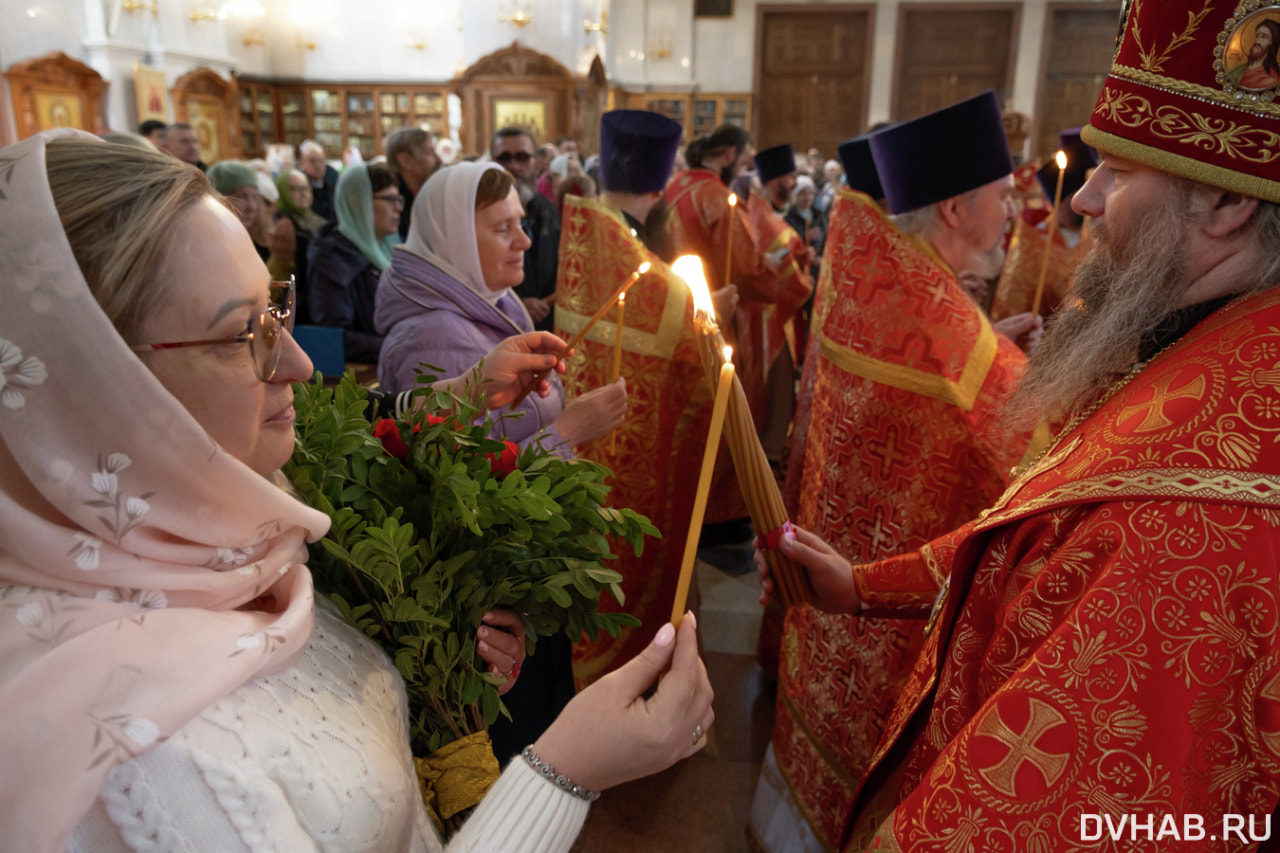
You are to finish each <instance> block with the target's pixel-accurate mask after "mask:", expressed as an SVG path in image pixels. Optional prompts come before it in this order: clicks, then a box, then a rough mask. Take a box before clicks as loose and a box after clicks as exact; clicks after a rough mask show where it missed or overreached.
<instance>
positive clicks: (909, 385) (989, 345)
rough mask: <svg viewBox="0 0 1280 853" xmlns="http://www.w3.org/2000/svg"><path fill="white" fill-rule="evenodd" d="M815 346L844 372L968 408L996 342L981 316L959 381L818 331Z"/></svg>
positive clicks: (985, 378) (993, 351)
mask: <svg viewBox="0 0 1280 853" xmlns="http://www.w3.org/2000/svg"><path fill="white" fill-rule="evenodd" d="M819 348H820V350H821V351H822V355H823V356H824V357H825V358H826V359H827V360H828V361H830V362H831V363H832V364H834V365H835V366H836V367H839V368H840V369H841V370H844V371H845V372H847V373H852V374H853V375H855V376H861V377H863V378H864V379H870V380H871V381H873V382H879V383H880V384H881V385H888V386H890V387H892V388H901V389H902V390H904V391H911V392H912V393H915V394H920V395H922V396H925V397H932V398H933V399H935V400H941V401H942V402H944V403H952V404H954V405H956V406H959V407H960V408H962V409H964V410H965V411H966V412H970V411H973V404H974V403H975V402H976V401H977V399H978V393H979V392H980V391H982V384H983V383H984V382H986V380H987V373H988V372H989V371H990V370H991V365H992V364H993V363H994V362H995V360H996V351H997V350H998V349H999V344H998V343H997V342H996V333H995V331H994V330H993V329H992V328H991V324H990V323H988V322H987V321H986V320H982V321H981V327H980V328H979V330H978V340H977V341H975V342H974V345H973V351H972V352H970V353H969V359H968V361H966V362H965V365H964V371H963V372H962V373H961V374H960V379H959V381H953V380H950V379H947V378H946V377H945V376H939V375H938V374H936V373H929V372H927V371H924V370H917V369H916V368H914V367H905V366H903V365H901V364H890V363H889V362H887V361H881V360H879V359H876V358H872V357H871V356H869V355H864V354H863V353H860V352H855V351H854V350H853V349H851V348H849V347H847V346H844V345H842V344H837V343H832V342H831V341H829V340H827V338H826V337H825V336H822V335H821V333H820V334H819Z"/></svg>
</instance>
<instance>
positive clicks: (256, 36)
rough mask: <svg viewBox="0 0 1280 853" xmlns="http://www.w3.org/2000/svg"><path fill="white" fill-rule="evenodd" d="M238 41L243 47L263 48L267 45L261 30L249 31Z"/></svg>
mask: <svg viewBox="0 0 1280 853" xmlns="http://www.w3.org/2000/svg"><path fill="white" fill-rule="evenodd" d="M240 41H241V43H242V44H244V46H245V47H263V46H264V45H266V43H267V37H266V35H265V34H264V33H263V32H262V30H249V32H247V33H245V34H244V35H242V36H240Z"/></svg>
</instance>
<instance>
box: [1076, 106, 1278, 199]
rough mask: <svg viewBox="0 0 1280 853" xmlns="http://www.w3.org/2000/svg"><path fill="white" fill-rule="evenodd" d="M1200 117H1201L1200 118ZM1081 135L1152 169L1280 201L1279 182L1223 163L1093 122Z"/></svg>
mask: <svg viewBox="0 0 1280 853" xmlns="http://www.w3.org/2000/svg"><path fill="white" fill-rule="evenodd" d="M1201 118H1202V117H1201ZM1080 138H1081V139H1082V140H1084V142H1085V144H1086V145H1091V146H1093V147H1094V148H1097V149H1098V150H1099V151H1102V152H1104V153H1109V154H1115V155H1116V156H1119V157H1123V158H1125V159H1126V160H1133V161H1134V162H1135V163H1142V164H1143V165H1146V166H1150V167H1152V168H1153V169H1159V170H1161V171H1163V172H1170V173H1172V174H1175V175H1180V176H1181V177H1184V178H1190V179H1191V180H1193V181H1199V182H1200V183H1203V184H1209V185H1210V186H1215V187H1220V188H1222V189H1224V190H1230V191H1232V192H1238V193H1243V194H1244V195H1247V196H1250V197H1252V198H1260V199H1263V200H1264V201H1275V202H1280V182H1277V181H1269V180H1267V179H1266V178H1259V177H1257V176H1255V175H1250V174H1248V173H1246V172H1237V171H1235V170H1234V169H1227V168H1224V167H1222V166H1215V165H1213V164H1211V163H1205V162H1203V161H1200V160H1196V159H1194V158H1191V157H1184V156H1182V155H1181V154H1173V153H1170V152H1168V151H1165V150H1163V149H1160V148H1154V147H1152V146H1150V145H1146V144H1143V143H1141V142H1134V141H1133V140H1131V139H1125V138H1124V137H1121V136H1116V135H1115V134H1113V133H1108V132H1106V131H1105V130H1098V129H1097V128H1096V127H1094V126H1092V125H1085V126H1084V128H1083V129H1082V130H1081V131H1080Z"/></svg>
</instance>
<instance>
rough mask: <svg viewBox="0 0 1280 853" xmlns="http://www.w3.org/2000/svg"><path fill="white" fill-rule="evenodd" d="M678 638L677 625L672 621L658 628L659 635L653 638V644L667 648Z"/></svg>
mask: <svg viewBox="0 0 1280 853" xmlns="http://www.w3.org/2000/svg"><path fill="white" fill-rule="evenodd" d="M675 638H676V629H675V626H674V625H672V624H671V623H670V622H668V623H667V624H665V625H663V626H662V627H661V628H659V629H658V635H657V636H656V637H654V638H653V644H654V645H655V646H658V647H659V648H663V649H665V648H666V647H667V646H669V645H671V641H672V640H674V639H675Z"/></svg>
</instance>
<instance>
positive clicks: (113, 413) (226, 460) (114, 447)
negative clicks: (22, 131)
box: [0, 131, 713, 853]
mask: <svg viewBox="0 0 1280 853" xmlns="http://www.w3.org/2000/svg"><path fill="white" fill-rule="evenodd" d="M0 162H3V163H5V164H6V170H5V173H4V182H3V189H4V195H3V196H0V245H2V246H3V248H0V301H3V304H4V305H5V310H4V311H3V312H0V402H2V403H3V405H0V543H3V545H0V599H3V607H0V648H3V649H4V654H3V655H0V714H3V719H4V721H5V725H4V726H3V727H0V752H2V753H3V755H4V756H5V762H4V766H3V769H0V825H2V826H4V827H5V837H6V844H7V846H9V847H11V848H13V849H16V850H24V851H33V853H52V851H63V850H71V851H81V850H85V851H88V850H93V851H106V853H115V851H124V850H143V849H145V850H180V849H191V850H219V851H243V850H251V849H261V848H262V847H263V846H264V845H266V844H268V843H270V844H272V845H275V846H278V847H280V848H282V849H289V850H332V851H352V850H412V851H423V850H439V849H440V845H439V841H438V839H437V838H436V837H435V835H434V833H433V832H432V830H431V828H430V826H429V824H428V823H427V821H426V819H425V812H424V810H423V807H422V804H421V801H420V798H419V795H418V791H417V782H416V779H415V778H414V772H413V768H412V764H411V761H410V756H409V753H408V743H407V738H406V733H407V719H406V710H405V697H404V688H403V684H402V683H401V681H400V679H399V676H398V675H397V674H396V672H395V669H394V668H393V667H392V666H391V662H390V661H389V660H388V659H387V658H386V657H385V655H383V654H382V653H381V652H380V651H379V650H378V649H377V648H376V647H374V646H373V645H372V644H371V643H370V642H369V641H368V640H367V639H366V638H365V637H363V636H362V635H361V634H360V633H359V632H357V631H355V630H354V629H352V628H351V627H350V626H348V625H346V624H345V623H343V622H342V620H341V619H340V617H339V616H338V615H337V614H336V611H335V609H334V608H332V607H330V606H327V605H317V604H316V603H315V602H314V601H313V593H312V587H311V576H310V573H309V572H308V571H307V568H306V566H305V565H303V564H302V563H299V562H298V560H299V559H300V558H304V556H305V553H306V552H305V548H304V540H306V539H315V538H316V537H318V536H320V535H321V534H322V533H323V532H324V530H325V528H326V526H327V523H328V522H327V520H326V519H325V517H324V516H323V515H322V514H320V513H318V512H316V511H314V510H311V509H309V508H307V507H306V506H304V505H302V504H301V503H299V502H298V501H297V500H295V499H294V498H293V497H291V496H290V495H289V494H287V493H286V492H284V491H282V490H280V489H278V488H277V487H276V486H275V485H273V484H272V482H271V481H270V480H269V479H268V477H267V475H270V474H272V473H273V472H274V471H276V470H277V469H278V468H279V466H280V465H281V464H282V463H283V462H284V461H285V459H287V458H288V456H289V454H290V453H291V451H292V448H293V406H292V397H293V392H292V389H291V387H290V383H291V382H292V381H298V380H301V379H305V378H307V377H309V375H310V373H311V365H310V362H309V361H308V360H307V358H306V356H305V355H304V354H303V353H302V351H301V350H300V349H299V348H298V346H297V345H296V344H295V343H294V342H293V339H292V337H291V336H290V335H289V334H288V328H289V325H290V322H291V320H290V317H289V308H290V305H289V303H288V301H287V299H286V300H285V301H283V302H282V303H281V304H277V305H272V304H271V303H270V302H269V286H268V285H269V276H268V273H267V271H266V268H265V267H264V266H263V264H262V262H261V260H260V259H259V258H258V256H257V254H256V253H255V252H254V250H253V246H252V243H251V242H250V240H249V237H248V235H247V233H246V232H245V231H244V228H243V227H242V226H241V225H240V223H239V222H238V221H237V220H236V218H235V216H234V215H233V214H232V213H231V212H230V211H229V209H228V208H227V207H226V205H225V204H224V202H223V201H222V200H221V199H220V198H218V197H217V196H216V194H214V193H213V191H212V188H211V187H210V185H209V183H208V181H207V180H206V179H205V177H204V176H203V175H201V174H200V173H199V172H198V171H196V170H194V169H191V168H190V167H188V166H185V165H183V164H181V163H179V162H178V161H175V160H172V159H171V158H168V157H165V156H164V155H160V154H157V153H154V152H146V151H136V152H134V151H122V150H120V149H119V148H118V147H114V148H113V147H112V146H108V145H106V144H104V143H101V142H98V141H95V140H93V139H92V138H91V137H88V136H87V135H84V134H79V133H75V132H70V131H61V132H51V133H49V134H43V135H40V136H36V137H33V138H31V139H28V140H25V141H24V142H22V143H19V144H18V145H15V146H13V147H11V148H8V149H4V150H2V151H0ZM560 345H562V342H560V341H559V340H558V339H556V338H554V337H552V336H549V335H547V336H529V337H526V338H525V339H523V340H522V341H521V342H518V343H512V344H507V345H504V348H503V349H502V351H500V352H498V353H495V354H494V355H493V356H492V357H491V358H490V359H489V360H488V361H487V362H486V374H487V375H488V377H489V378H490V379H491V380H493V382H492V383H491V385H490V386H489V387H490V388H493V389H494V390H495V391H497V392H498V393H496V394H492V393H491V396H490V398H489V400H488V402H490V403H495V402H501V400H502V399H504V398H505V399H506V400H508V401H509V400H510V399H511V398H512V397H514V395H515V393H516V391H517V390H518V389H519V387H520V386H521V383H522V382H523V381H528V379H529V377H530V376H531V375H532V373H533V372H534V371H536V370H538V369H541V368H542V367H545V366H546V365H547V364H548V362H549V360H550V359H552V358H554V356H551V355H547V354H546V353H549V352H553V351H554V350H555V348H556V347H558V346H560ZM450 387H451V388H453V389H454V390H456V391H458V392H460V393H471V392H470V389H469V387H468V386H467V385H466V383H465V382H461V383H455V384H451V385H450ZM544 390H548V391H549V389H544ZM86 413H91V416H89V417H86ZM686 621H687V620H686ZM493 657H494V661H496V660H498V658H497V656H496V654H495V655H494V656H493ZM494 661H491V662H494ZM668 665H670V667H671V668H670V672H669V674H668V675H667V677H666V678H664V679H663V681H662V683H661V685H659V687H658V689H657V692H656V693H655V694H654V695H653V697H652V698H651V699H649V700H647V701H645V700H642V699H640V698H639V697H640V696H641V694H642V693H643V692H644V691H645V689H646V688H647V687H648V685H649V684H650V683H652V682H653V681H654V680H655V679H656V677H657V674H658V672H659V671H660V670H662V669H663V668H665V667H666V666H668ZM618 675H619V677H618V678H615V679H614V680H612V681H611V682H610V683H608V684H607V685H605V684H602V685H600V687H599V688H594V687H593V688H592V689H591V690H589V691H587V692H584V693H583V694H582V695H581V696H580V697H579V698H578V699H576V700H575V701H574V702H573V703H572V704H571V705H570V706H569V708H567V709H566V711H565V713H564V715H563V716H562V718H561V720H560V721H558V722H557V724H556V725H555V726H553V727H552V728H551V729H550V730H549V731H548V732H547V733H546V734H545V735H544V736H543V737H542V738H540V739H539V740H538V741H537V742H536V743H534V744H533V750H534V752H535V753H536V755H537V756H539V758H537V759H533V758H531V759H529V760H528V761H516V762H514V763H513V765H512V766H511V767H509V768H508V770H507V771H506V773H504V774H503V777H502V778H501V779H500V780H499V781H498V783H497V784H496V785H495V787H494V789H493V790H492V791H491V792H490V795H489V798H488V799H487V800H485V802H483V803H482V804H481V805H480V806H479V807H478V809H477V811H476V814H475V815H474V816H473V818H472V820H471V821H470V822H468V824H467V825H466V826H465V827H464V828H463V830H462V831H461V833H460V834H459V836H458V837H457V838H456V839H455V840H454V841H453V842H452V844H451V846H450V849H451V850H459V851H461V850H486V851H525V850H528V851H534V850H539V851H542V850H548V851H565V850H568V848H569V846H570V845H571V843H572V840H573V837H574V835H576V833H577V831H578V828H579V827H580V826H581V823H582V820H583V818H584V816H585V812H586V809H587V800H586V799H584V798H583V797H582V796H575V795H574V793H573V792H571V791H566V790H563V789H561V788H559V787H556V786H555V785H554V784H552V783H551V782H549V781H547V780H545V779H542V778H539V775H540V774H539V772H538V771H537V770H535V766H537V765H546V764H550V765H552V766H554V767H555V768H556V772H557V773H563V774H564V775H566V776H568V777H569V778H571V779H573V781H574V782H575V783H577V784H579V785H580V786H582V787H583V788H586V789H592V790H599V789H600V788H603V787H607V786H610V785H614V784H617V783H619V782H622V781H626V780H628V779H633V778H637V777H639V776H642V775H645V774H648V773H652V772H655V771H657V770H660V769H662V768H664V767H666V766H668V765H670V764H671V763H673V762H674V761H676V760H678V759H680V758H682V757H684V756H686V755H689V754H691V753H692V752H694V751H696V750H697V749H698V748H700V747H701V746H702V745H703V743H704V741H702V740H701V739H700V738H699V739H693V738H691V733H692V732H697V733H698V734H699V735H701V734H702V733H703V732H704V731H705V729H706V727H708V726H709V725H710V724H711V722H712V719H713V714H712V712H711V710H710V698H711V693H710V686H709V684H708V683H707V680H706V675H705V672H704V670H703V669H702V666H701V663H700V661H699V660H698V658H697V652H696V643H695V637H694V634H693V631H692V628H691V627H689V628H686V626H683V625H682V626H681V628H680V630H679V632H678V633H674V632H673V630H672V629H670V628H665V629H663V631H660V632H659V634H658V636H657V638H656V639H655V641H654V643H653V644H651V645H650V646H649V647H648V648H647V649H646V650H645V652H644V654H642V655H641V656H640V657H639V658H637V659H636V660H635V661H633V662H632V664H630V665H629V666H628V667H626V668H625V669H624V670H622V671H620V672H619V674H618ZM579 793H581V792H579Z"/></svg>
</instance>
